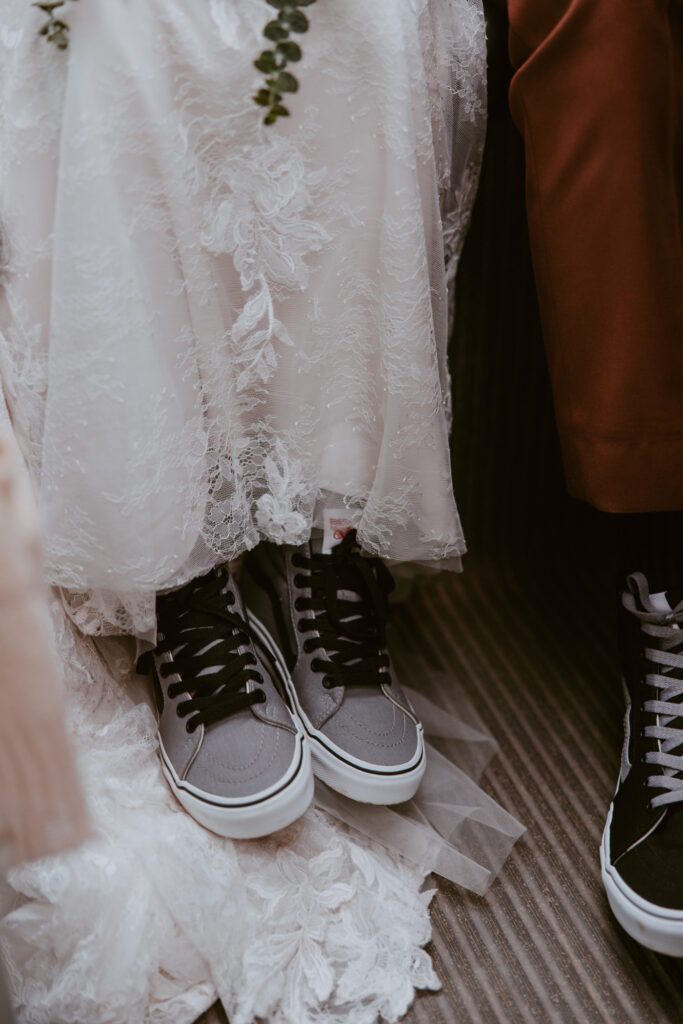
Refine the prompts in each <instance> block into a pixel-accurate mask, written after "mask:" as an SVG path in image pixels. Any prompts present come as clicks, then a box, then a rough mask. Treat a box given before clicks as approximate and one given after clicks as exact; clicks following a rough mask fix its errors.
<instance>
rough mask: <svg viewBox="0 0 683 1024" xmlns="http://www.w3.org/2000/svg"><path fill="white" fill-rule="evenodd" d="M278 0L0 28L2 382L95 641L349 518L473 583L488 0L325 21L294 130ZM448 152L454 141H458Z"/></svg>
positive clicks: (433, 2)
mask: <svg viewBox="0 0 683 1024" xmlns="http://www.w3.org/2000/svg"><path fill="white" fill-rule="evenodd" d="M263 14H264V5H263V0H241V2H240V4H235V3H234V0H212V2H211V3H209V4H192V3H190V2H189V0H164V2H162V0H146V2H145V3H144V4H143V5H141V6H140V8H139V11H138V12H137V13H136V23H135V31H134V32H131V20H130V11H129V5H128V3H127V2H126V0H88V2H87V3H85V2H84V3H80V4H74V5H72V8H71V10H70V18H69V22H70V36H69V48H68V50H67V51H65V52H58V51H57V50H56V48H55V47H49V46H45V45H44V44H43V42H42V40H41V39H40V38H39V37H38V35H37V22H36V19H39V18H40V12H37V11H36V10H35V9H34V8H32V7H31V6H30V4H27V3H26V2H25V0H4V2H3V4H2V11H1V13H0V56H1V59H0V237H1V239H2V244H1V245H0V254H1V256H0V259H1V270H0V274H1V281H2V287H0V375H1V378H2V386H3V390H4V394H5V397H6V400H7V404H8V407H9V410H10V414H11V417H12V421H13V425H14V427H15V431H16V434H17V438H18V441H19V443H20V446H21V448H22V451H23V452H24V454H25V456H26V458H27V460H28V462H29V465H30V469H31V472H32V475H33V477H34V480H35V481H36V482H37V483H38V482H39V487H40V503H41V511H42V516H43V522H44V524H45V534H46V538H45V550H46V557H47V566H48V573H49V578H50V582H51V583H53V584H55V585H57V586H60V587H62V588H64V590H65V592H66V593H67V594H68V595H69V600H70V601H71V604H72V615H73V617H74V619H75V621H76V622H77V623H78V624H79V625H80V627H81V628H83V629H87V630H88V631H91V632H93V633H99V634H106V633H112V632H118V631H121V630H124V631H132V632H136V633H138V634H140V635H150V634H151V632H152V631H153V628H154V617H153V607H154V592H155V591H156V590H157V589H159V588H163V587H171V586H175V585H180V584H181V583H183V582H185V581H186V580H187V579H189V578H190V577H192V576H194V575H197V574H198V573H201V572H204V571H205V570H206V569H208V568H209V567H210V566H211V565H214V564H216V563H218V562H222V561H225V560H229V559H233V558H235V557H237V556H238V555H239V554H240V553H241V552H243V551H244V550H245V549H247V548H249V547H252V546H254V545H255V544H256V543H258V541H259V540H260V539H261V538H270V539H271V540H274V541H277V542H284V541H292V542H296V541H298V540H301V539H302V538H303V537H304V536H305V535H306V533H307V531H308V530H309V529H310V528H311V525H317V526H320V525H322V508H323V507H324V506H325V505H329V506H331V507H346V508H347V509H348V510H349V514H350V516H351V517H352V518H353V521H354V523H355V524H356V526H357V529H358V536H359V539H360V540H361V542H362V544H363V545H364V546H365V547H366V548H367V550H368V551H370V552H372V553H375V554H380V555H382V556H384V557H387V558H392V559H395V560H399V561H410V562H428V563H430V564H431V565H434V566H436V565H443V566H451V567H455V566H456V565H457V563H458V556H459V555H460V554H461V553H462V552H463V550H464V542H463V537H462V531H461V529H460V523H459V520H458V516H457V511H456V507H455V502H454V499H453V492H452V485H451V476H450V460H449V451H448V429H449V419H450V406H449V402H450V388H449V377H448V369H447V365H446V346H447V339H448V319H449V292H448V286H449V282H452V279H453V276H454V274H455V268H456V266H457V260H458V256H459V253H460V249H461V246H462V241H463V237H464V232H465V229H466V226H467V222H468V219H469V214H470V210H471V206H472V201H473V198H474V191H475V188H476V183H477V177H478V171H479V163H480V158H481V152H482V147H483V139H484V100H485V96H484V90H485V85H484V83H485V56H484V51H485V47H484V22H483V15H482V10H481V4H480V0H409V2H406V0H374V2H373V3H372V4H370V5H369V4H367V2H366V0H345V2H344V3H343V4H319V5H317V6H316V17H315V19H312V22H311V29H310V31H309V33H308V34H307V36H306V52H305V59H304V64H305V67H303V66H302V69H301V90H300V92H299V93H297V95H296V96H295V97H293V98H292V104H296V116H293V117H292V118H291V120H290V121H287V120H286V119H282V120H281V121H279V122H278V124H277V125H275V126H273V127H271V128H264V126H263V125H262V123H261V120H262V119H261V116H260V114H259V110H258V108H256V107H255V106H254V104H253V103H252V101H251V90H252V87H256V86H257V85H258V80H259V74H258V72H256V71H255V69H254V68H253V66H252V64H251V61H252V58H253V54H254V53H255V52H257V50H258V47H259V45H260V41H261V33H262V29H263ZM454 141H455V144H454Z"/></svg>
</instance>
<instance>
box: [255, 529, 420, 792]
mask: <svg viewBox="0 0 683 1024" xmlns="http://www.w3.org/2000/svg"><path fill="white" fill-rule="evenodd" d="M240 583H241V587H242V593H243V595H244V602H245V605H246V607H247V615H248V617H249V621H250V623H251V625H252V627H253V629H254V632H255V633H256V634H257V635H258V636H259V637H260V638H261V640H262V642H263V644H264V645H265V646H266V647H268V649H269V650H270V651H271V652H272V654H273V657H274V659H275V660H276V662H277V664H278V667H279V669H280V672H281V674H282V677H283V680H284V681H285V685H286V686H287V689H288V691H289V693H290V695H291V700H292V706H293V708H294V710H295V712H296V714H297V715H298V717H299V719H300V720H301V722H302V723H303V725H304V728H305V730H306V734H307V736H308V739H309V741H310V744H311V752H312V754H313V771H314V774H315V775H317V776H318V777H319V778H320V779H322V780H323V782H326V783H327V784H328V785H329V786H331V787H332V788H333V789H336V790H338V792H340V793H343V794H344V795H345V796H349V797H351V798H352V799H354V800H360V801H362V802H364V803H372V804H393V803H400V802H402V801H403V800H409V799H410V798H411V797H412V796H413V795H414V794H415V792H416V790H417V788H418V786H419V784H420V781H421V779H422V776H423V774H424V770H425V749H424V739H423V734H422V726H421V725H420V723H419V721H418V720H417V718H416V716H415V714H414V712H413V710H412V708H411V707H410V704H409V703H408V701H407V700H406V697H405V696H404V694H403V693H402V691H401V688H400V686H399V684H398V681H397V679H396V676H395V674H394V670H393V667H392V664H391V660H390V658H389V654H388V651H387V648H386V639H385V622H386V618H387V604H386V599H387V595H388V593H389V592H390V591H391V589H392V588H393V581H392V579H391V575H390V573H389V571H388V570H387V569H386V567H385V566H384V565H383V563H382V562H381V561H380V559H378V558H365V557H364V556H363V555H362V554H361V552H360V549H359V547H358V544H357V543H356V536H355V531H351V532H349V533H348V534H347V535H346V536H345V537H344V539H343V540H342V541H341V543H338V544H337V545H336V546H334V547H332V549H331V553H330V554H324V553H323V551H322V542H321V541H317V540H313V541H312V542H311V543H308V544H303V545H302V546H301V547H298V548H292V547H286V546H282V547H278V546H276V545H274V544H269V543H266V544H261V545H259V547H258V548H256V549H255V550H254V551H252V552H250V553H249V554H248V555H247V557H246V559H245V562H244V567H243V570H242V576H241V581H240Z"/></svg>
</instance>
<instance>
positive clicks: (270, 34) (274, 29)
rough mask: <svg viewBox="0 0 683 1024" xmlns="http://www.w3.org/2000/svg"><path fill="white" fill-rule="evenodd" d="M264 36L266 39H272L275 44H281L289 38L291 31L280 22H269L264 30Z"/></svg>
mask: <svg viewBox="0 0 683 1024" xmlns="http://www.w3.org/2000/svg"><path fill="white" fill-rule="evenodd" d="M263 34H264V36H265V37H266V39H270V40H272V42H274V43H279V42H281V40H283V39H287V38H288V37H289V29H286V28H285V27H284V25H281V24H280V22H279V21H269V22H268V24H267V25H266V27H265V28H264V30H263Z"/></svg>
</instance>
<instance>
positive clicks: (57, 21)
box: [32, 0, 76, 50]
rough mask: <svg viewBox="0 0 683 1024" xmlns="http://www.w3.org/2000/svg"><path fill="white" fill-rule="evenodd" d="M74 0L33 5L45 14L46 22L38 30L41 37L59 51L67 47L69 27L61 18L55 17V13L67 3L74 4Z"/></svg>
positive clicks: (49, 0) (48, 0)
mask: <svg viewBox="0 0 683 1024" xmlns="http://www.w3.org/2000/svg"><path fill="white" fill-rule="evenodd" d="M75 2H76V0H44V2H39V3H34V4H32V6H33V7H37V8H38V9H39V10H41V11H42V12H43V13H44V14H47V21H46V22H45V24H44V25H43V27H42V28H41V30H40V34H41V36H45V39H46V41H47V42H48V43H54V44H55V46H56V47H57V48H58V49H59V50H66V48H67V47H68V45H69V26H68V25H67V23H66V22H65V21H62V19H61V18H56V17H55V11H58V10H59V9H60V8H61V7H65V6H66V4H67V3H75Z"/></svg>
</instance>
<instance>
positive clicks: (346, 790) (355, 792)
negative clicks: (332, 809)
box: [247, 609, 426, 806]
mask: <svg viewBox="0 0 683 1024" xmlns="http://www.w3.org/2000/svg"><path fill="white" fill-rule="evenodd" d="M247 618H248V620H249V622H250V624H251V627H252V629H253V630H254V632H255V633H256V634H257V636H258V637H259V639H260V640H261V642H262V643H263V645H264V647H265V648H266V649H267V650H268V651H269V652H270V654H271V655H272V657H273V660H274V662H275V665H276V667H277V670H278V672H279V674H280V677H281V678H282V681H283V684H284V685H285V687H286V689H287V693H288V694H289V697H290V701H291V704H292V709H293V711H294V714H295V715H296V717H297V718H298V719H299V722H300V723H301V726H302V727H303V729H304V730H305V732H306V737H307V739H308V742H309V744H310V747H311V754H312V758H313V774H314V775H315V776H316V777H317V778H319V779H320V780H321V781H322V782H324V783H325V784H326V785H328V786H329V787H330V788H331V789H334V790H336V791H337V793H341V794H342V795H343V796H347V797H350V799H351V800H357V801H358V802H359V803H364V804H379V805H382V806H386V805H389V804H400V803H403V802H404V801H405V800H410V799H411V798H412V797H414V796H415V794H416V792H417V790H418V788H419V786H420V783H421V782H422V778H423V776H424V773H425V768H426V757H425V748H424V737H423V732H422V726H421V725H420V724H419V723H417V732H418V745H417V752H416V754H415V756H414V757H413V759H412V760H411V761H410V762H409V763H408V764H406V765H403V766H401V768H398V769H397V768H385V767H384V766H382V765H376V764H370V763H368V762H366V761H360V760H358V759H357V758H354V757H353V756H352V755H351V754H349V753H348V752H347V751H345V750H342V749H341V748H340V747H338V746H337V745H336V744H335V743H332V741H331V740H329V739H328V738H327V737H326V736H325V735H324V734H323V733H321V732H319V731H318V730H317V729H316V728H315V727H314V726H313V725H312V723H311V722H310V721H309V719H308V718H307V717H306V714H305V713H304V711H303V709H302V708H301V705H300V704H299V700H298V697H297V693H296V690H295V688H294V684H293V682H292V678H291V676H290V674H289V669H288V668H287V664H286V662H285V660H284V658H283V656H282V652H281V651H280V648H279V647H278V645H277V643H276V642H275V640H274V639H273V637H272V636H271V635H270V633H269V631H268V629H267V628H266V626H264V625H263V623H262V622H261V621H260V620H259V619H257V618H256V616H255V615H252V614H251V613H250V612H249V609H247Z"/></svg>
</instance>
